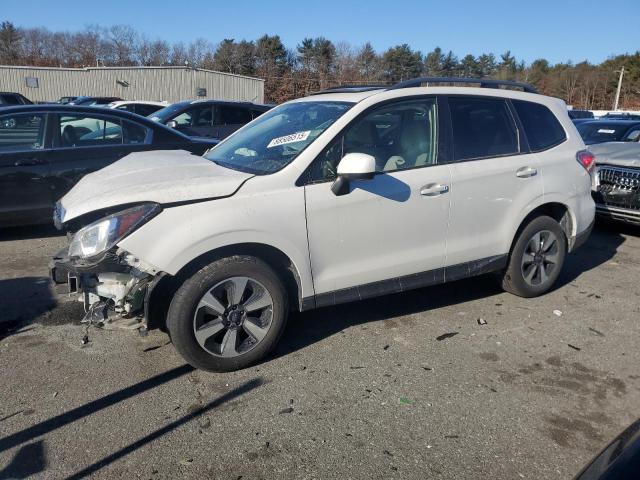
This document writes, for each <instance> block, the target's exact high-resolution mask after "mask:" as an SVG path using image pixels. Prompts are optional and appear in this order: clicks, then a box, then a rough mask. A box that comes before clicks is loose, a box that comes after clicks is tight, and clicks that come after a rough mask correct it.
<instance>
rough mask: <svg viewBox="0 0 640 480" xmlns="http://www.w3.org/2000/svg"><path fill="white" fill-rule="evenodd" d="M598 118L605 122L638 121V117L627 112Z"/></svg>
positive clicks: (639, 118) (613, 113) (612, 113)
mask: <svg viewBox="0 0 640 480" xmlns="http://www.w3.org/2000/svg"><path fill="white" fill-rule="evenodd" d="M600 118H602V119H605V120H640V115H639V114H637V113H629V112H609V113H606V114H604V115H603V116H602V117H600Z"/></svg>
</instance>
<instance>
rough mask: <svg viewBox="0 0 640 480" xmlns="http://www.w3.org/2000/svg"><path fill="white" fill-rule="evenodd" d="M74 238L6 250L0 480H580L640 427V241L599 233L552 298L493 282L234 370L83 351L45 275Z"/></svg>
mask: <svg viewBox="0 0 640 480" xmlns="http://www.w3.org/2000/svg"><path fill="white" fill-rule="evenodd" d="M65 243H66V241H65V239H64V238H63V237H59V236H56V235H55V233H54V232H51V231H50V230H48V229H20V230H13V231H10V232H9V233H5V234H3V235H2V236H1V237H0V322H1V323H0V371H1V372H2V375H1V378H2V388H1V389H0V478H26V477H29V476H31V478H45V479H49V478H51V479H59V478H67V477H70V478H81V477H86V476H92V477H93V478H116V477H121V478H127V479H128V478H145V479H160V478H167V479H169V478H171V479H173V478H203V477H204V478H215V479H232V480H238V479H240V478H242V479H258V478H263V479H287V478H309V479H316V478H317V479H330V478H363V479H364V478H367V479H369V478H385V479H386V478H403V479H407V478H415V479H425V478H438V479H440V478H442V479H460V478H492V479H514V478H515V479H517V478H531V479H540V478H544V479H567V478H572V477H573V476H574V475H575V474H576V473H577V472H578V471H579V470H580V468H581V467H582V466H583V465H584V464H585V463H586V462H587V461H589V459H590V458H591V457H592V456H593V455H594V454H595V453H597V452H598V451H599V450H600V449H601V448H602V447H604V445H605V444H606V443H607V442H608V440H609V439H611V438H612V437H614V436H615V435H617V434H618V433H619V432H620V431H621V430H623V429H624V428H625V427H626V426H627V425H628V424H630V423H631V422H633V421H634V420H636V419H637V418H638V417H640V371H639V369H638V365H640V350H639V349H638V344H639V343H640V338H639V332H640V329H639V328H638V318H639V315H638V314H639V313H640V301H639V297H640V283H639V282H638V278H640V230H639V229H637V228H631V227H626V226H621V225H604V226H599V227H598V228H597V229H596V230H595V232H594V234H593V235H592V237H591V238H590V240H589V242H588V243H587V245H585V246H584V247H583V248H582V249H581V250H580V251H578V252H577V253H576V254H573V255H572V256H571V257H570V258H569V260H568V264H567V265H566V269H565V271H564V273H563V276H562V277H561V281H560V285H559V287H558V288H557V289H556V290H555V291H553V292H551V293H550V294H548V295H546V296H544V297H542V298H537V299H529V300H527V299H522V298H517V297H514V296H511V295H509V294H506V293H503V292H501V291H500V289H498V288H497V287H496V284H495V282H494V279H493V278H492V277H491V276H484V277H478V278H475V279H471V280H465V281H460V282H456V283H453V284H449V285H445V286H439V287H433V288H427V289H422V290H417V291H413V292H408V293H404V294H398V295H392V296H387V297H384V298H379V299H375V300H370V301H365V302H358V303H353V304H349V305H343V306H339V307H333V308H324V309H320V310H317V311H314V312H309V313H304V314H297V315H294V317H293V318H292V319H291V321H290V324H289V326H288V329H287V332H286V334H285V336H284V338H283V340H282V342H281V344H280V347H279V349H278V351H277V352H276V353H275V355H273V356H272V357H271V358H269V359H268V360H267V361H265V362H264V363H262V364H260V365H257V366H255V367H253V368H249V369H246V370H243V371H240V372H234V373H229V374H209V373H205V372H201V371H194V370H193V369H191V368H190V367H188V366H186V365H185V364H184V362H183V361H182V359H181V358H180V357H179V356H178V355H177V353H176V352H175V351H174V349H173V347H172V346H171V344H170V343H169V339H168V337H167V336H166V335H164V334H163V333H161V332H151V333H150V334H149V335H148V336H147V337H144V338H143V337H140V336H138V334H137V333H131V332H124V331H104V330H95V329H94V330H91V331H90V343H89V344H88V345H86V346H82V345H81V338H82V335H83V333H84V331H83V328H82V327H81V326H80V325H79V324H78V319H79V317H80V316H81V306H80V304H78V303H77V302H75V301H69V299H67V298H66V297H65V296H61V295H56V294H55V293H54V292H53V291H52V290H51V287H50V285H49V283H48V281H47V279H46V275H47V267H46V265H47V260H48V257H49V256H50V255H51V254H52V253H54V252H55V251H57V250H58V249H59V248H61V247H62V246H63V245H64V244H65ZM554 310H557V311H559V312H562V313H561V314H559V312H556V313H554ZM479 318H482V319H484V320H485V321H486V322H487V323H486V325H480V324H479V323H478V319H479Z"/></svg>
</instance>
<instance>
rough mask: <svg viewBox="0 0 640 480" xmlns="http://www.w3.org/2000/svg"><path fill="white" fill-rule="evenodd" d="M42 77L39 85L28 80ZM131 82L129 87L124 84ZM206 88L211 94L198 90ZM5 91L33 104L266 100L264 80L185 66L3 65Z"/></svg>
mask: <svg viewBox="0 0 640 480" xmlns="http://www.w3.org/2000/svg"><path fill="white" fill-rule="evenodd" d="M27 77H35V78H37V79H38V88H30V87H27V82H26V78H27ZM118 81H120V82H126V83H127V84H128V85H129V86H126V87H125V86H123V85H122V84H119V83H118ZM198 88H206V89H207V95H206V97H198V96H197V89H198ZM0 91H3V92H18V93H21V94H22V95H24V96H25V97H27V98H29V99H30V100H32V101H34V102H40V101H55V100H57V99H58V98H60V97H65V96H69V95H74V96H77V95H91V96H115V97H120V98H122V99H124V100H167V101H168V102H177V101H180V100H187V99H192V98H215V99H220V100H243V101H249V102H257V103H262V102H264V80H261V79H259V78H251V77H243V76H240V75H230V74H226V73H221V72H214V71H212V70H197V69H188V68H182V67H122V68H119V67H118V68H116V67H108V68H81V69H76V68H73V69H71V68H31V67H11V66H0Z"/></svg>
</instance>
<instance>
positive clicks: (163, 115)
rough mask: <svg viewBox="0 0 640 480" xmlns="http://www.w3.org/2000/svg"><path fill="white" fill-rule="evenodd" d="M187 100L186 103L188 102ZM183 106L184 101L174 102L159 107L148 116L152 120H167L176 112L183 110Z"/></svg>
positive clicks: (161, 121)
mask: <svg viewBox="0 0 640 480" xmlns="http://www.w3.org/2000/svg"><path fill="white" fill-rule="evenodd" d="M188 103H189V102H187V103H186V104H188ZM184 107H185V102H180V103H174V104H173V105H169V106H168V107H164V108H161V109H160V110H158V111H157V112H154V113H153V115H151V116H149V118H150V119H151V120H153V121H154V122H160V123H165V122H166V121H168V120H171V117H173V116H174V115H175V114H176V113H178V112H180V111H181V110H183V109H184Z"/></svg>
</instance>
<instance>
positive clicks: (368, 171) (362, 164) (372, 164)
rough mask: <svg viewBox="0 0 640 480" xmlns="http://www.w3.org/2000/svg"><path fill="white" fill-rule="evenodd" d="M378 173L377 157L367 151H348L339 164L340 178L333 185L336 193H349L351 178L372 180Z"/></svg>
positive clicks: (332, 189)
mask: <svg viewBox="0 0 640 480" xmlns="http://www.w3.org/2000/svg"><path fill="white" fill-rule="evenodd" d="M375 174H376V159H375V158H374V157H372V156H371V155H367V154H366V153H347V154H346V155H345V156H344V157H342V160H340V163H339V164H338V178H336V180H335V181H334V182H333V185H331V191H332V192H333V194H334V195H337V196H339V195H345V194H347V193H349V181H350V180H371V179H372V178H373V177H374V176H375Z"/></svg>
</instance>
